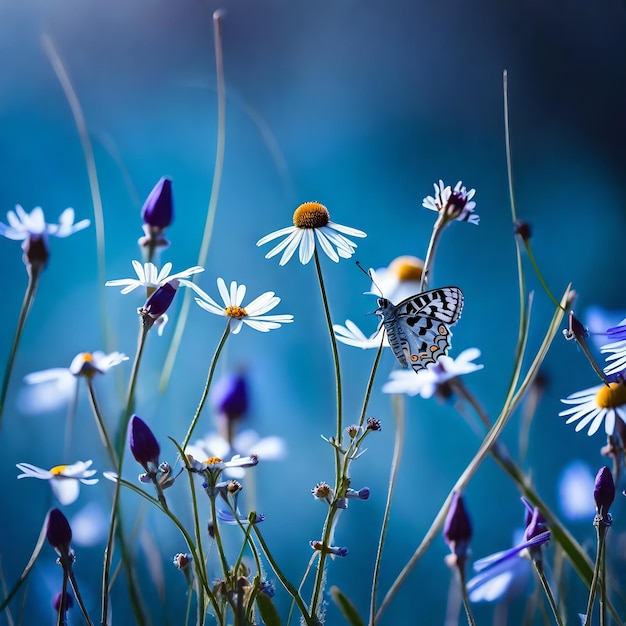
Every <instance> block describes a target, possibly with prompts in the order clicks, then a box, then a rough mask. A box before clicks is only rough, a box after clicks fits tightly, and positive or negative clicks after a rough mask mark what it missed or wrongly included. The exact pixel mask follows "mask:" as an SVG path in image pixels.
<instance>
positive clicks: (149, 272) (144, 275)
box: [105, 261, 204, 297]
mask: <svg viewBox="0 0 626 626" xmlns="http://www.w3.org/2000/svg"><path fill="white" fill-rule="evenodd" d="M132 264H133V267H134V268H135V272H136V273H137V278H117V279H115V280H107V282H106V283H105V286H106V287H122V286H123V287H124V288H123V289H122V291H121V293H122V294H127V293H130V292H131V291H133V290H135V289H137V288H138V287H145V288H146V297H150V296H151V295H152V294H153V293H154V292H155V291H156V290H157V289H158V288H159V287H162V286H163V285H165V284H166V283H169V282H170V281H172V280H174V279H177V280H178V282H179V283H180V284H181V285H185V287H191V288H192V289H197V287H196V286H195V285H194V284H193V283H192V282H191V281H189V280H186V279H187V278H189V276H192V275H193V274H198V273H199V272H204V268H203V267H200V266H199V265H194V266H193V267H189V268H187V269H186V270H183V271H182V272H178V273H176V274H171V275H170V271H171V269H172V264H171V263H166V264H165V265H164V266H163V267H162V268H161V271H160V272H159V271H157V268H156V265H154V263H144V264H143V265H142V264H141V263H140V262H139V261H132Z"/></svg>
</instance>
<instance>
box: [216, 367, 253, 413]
mask: <svg viewBox="0 0 626 626" xmlns="http://www.w3.org/2000/svg"><path fill="white" fill-rule="evenodd" d="M211 403H212V405H213V408H214V409H215V411H216V413H217V414H218V415H219V417H220V418H221V419H224V420H226V421H227V422H232V421H237V420H239V419H241V418H242V417H243V416H244V415H245V414H246V412H247V411H248V385H247V382H246V378H245V376H243V375H242V374H230V375H228V376H224V377H223V378H221V379H220V380H218V381H217V383H215V385H214V386H213V388H212V390H211Z"/></svg>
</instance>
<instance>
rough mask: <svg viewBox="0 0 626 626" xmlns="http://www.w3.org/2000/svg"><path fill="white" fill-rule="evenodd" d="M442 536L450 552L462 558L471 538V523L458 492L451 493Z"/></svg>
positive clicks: (466, 551)
mask: <svg viewBox="0 0 626 626" xmlns="http://www.w3.org/2000/svg"><path fill="white" fill-rule="evenodd" d="M443 536H444V539H445V540H446V543H447V544H448V545H449V546H450V550H451V551H452V553H453V554H455V555H456V556H457V557H458V558H459V559H463V560H464V559H465V558H466V557H467V553H468V547H469V542H470V539H471V538H472V523H471V522H470V519H469V516H468V514H467V511H466V510H465V504H464V503H463V496H462V495H460V494H459V493H456V492H455V493H454V494H453V495H452V503H451V504H450V509H449V511H448V515H447V517H446V521H445V523H444V526H443Z"/></svg>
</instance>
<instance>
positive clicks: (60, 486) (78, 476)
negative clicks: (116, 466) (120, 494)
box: [16, 461, 98, 505]
mask: <svg viewBox="0 0 626 626" xmlns="http://www.w3.org/2000/svg"><path fill="white" fill-rule="evenodd" d="M92 463H93V461H78V462H76V463H74V464H73V465H57V466H55V467H53V468H51V469H49V470H47V469H43V468H41V467H37V466H36V465H31V464H30V463H18V464H17V465H16V467H17V469H19V470H21V471H22V472H23V474H19V476H18V479H19V478H39V479H40V480H47V481H49V483H50V487H51V488H52V491H53V493H54V495H55V496H56V497H57V499H58V501H59V502H60V503H61V504H63V505H67V504H72V502H75V501H76V500H77V498H78V494H79V491H80V483H83V484H84V485H95V484H96V483H97V482H98V479H97V478H91V477H92V476H93V475H94V474H95V473H96V470H92V469H89V468H90V467H91V465H92Z"/></svg>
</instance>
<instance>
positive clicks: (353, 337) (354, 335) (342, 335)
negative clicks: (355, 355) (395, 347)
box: [333, 320, 389, 350]
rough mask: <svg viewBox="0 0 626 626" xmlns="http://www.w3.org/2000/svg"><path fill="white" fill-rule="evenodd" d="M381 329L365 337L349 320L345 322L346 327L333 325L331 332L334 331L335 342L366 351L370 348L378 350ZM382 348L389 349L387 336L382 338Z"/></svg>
mask: <svg viewBox="0 0 626 626" xmlns="http://www.w3.org/2000/svg"><path fill="white" fill-rule="evenodd" d="M381 328H382V327H380V328H378V329H377V330H376V332H375V333H374V334H372V335H370V336H369V337H367V336H366V335H365V334H364V333H363V331H362V330H361V329H360V328H359V327H358V326H357V325H356V324H355V323H354V322H352V321H351V320H346V325H345V326H342V325H341V324H333V330H334V331H335V337H337V341H341V343H345V344H346V345H348V346H354V347H355V348H363V350H367V349H370V348H378V346H380V340H381V337H380V333H381ZM383 346H385V347H387V348H388V347H389V340H388V339H387V335H386V334H385V337H384V338H383Z"/></svg>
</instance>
